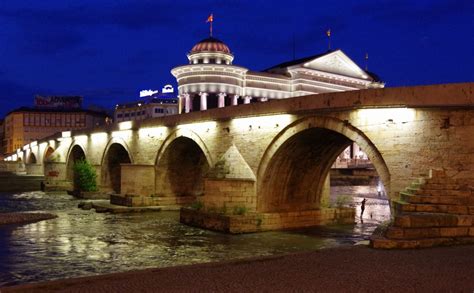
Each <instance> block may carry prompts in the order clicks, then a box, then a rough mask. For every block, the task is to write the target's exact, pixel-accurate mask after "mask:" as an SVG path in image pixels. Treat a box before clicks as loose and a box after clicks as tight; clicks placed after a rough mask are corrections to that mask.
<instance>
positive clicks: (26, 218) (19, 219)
mask: <svg viewBox="0 0 474 293" xmlns="http://www.w3.org/2000/svg"><path fill="white" fill-rule="evenodd" d="M56 217H57V216H56V215H53V214H49V213H0V226H1V225H9V224H26V223H33V222H38V221H43V220H49V219H54V218H56Z"/></svg>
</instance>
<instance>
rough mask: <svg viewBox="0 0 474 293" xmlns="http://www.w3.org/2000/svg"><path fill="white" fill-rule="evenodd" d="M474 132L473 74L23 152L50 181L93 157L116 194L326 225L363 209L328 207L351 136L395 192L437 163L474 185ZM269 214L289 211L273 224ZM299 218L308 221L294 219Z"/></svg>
mask: <svg viewBox="0 0 474 293" xmlns="http://www.w3.org/2000/svg"><path fill="white" fill-rule="evenodd" d="M473 134H474V83H463V84H446V85H432V86H418V87H400V88H384V89H369V90H360V91H351V92H342V93H329V94H319V95H309V96H303V97H297V98H291V99H283V100H277V101H271V102H266V103H255V104H248V105H239V106H233V107H226V108H220V109H212V110H208V111H202V112H192V113H187V114H182V115H176V116H169V117H163V118H157V119H152V120H148V121H142V122H138V121H134V122H122V123H119V124H118V125H112V126H109V127H107V128H96V129H89V130H87V131H74V132H72V133H71V132H63V133H62V134H58V135H57V136H54V137H49V138H47V139H45V140H42V141H38V142H34V143H32V144H30V145H27V146H25V147H24V148H23V150H19V151H18V153H17V154H16V155H14V156H17V158H21V159H22V160H23V161H24V162H25V163H26V169H27V171H28V172H29V173H42V172H44V174H45V176H46V178H47V185H48V186H59V185H63V186H66V185H67V184H70V182H71V181H72V178H73V171H72V166H73V162H74V161H76V160H78V159H80V158H86V159H87V160H88V161H89V162H91V163H92V164H93V166H95V168H96V171H97V174H98V179H97V183H98V186H100V189H101V190H102V191H105V192H113V193H115V194H119V195H116V196H115V202H118V203H121V204H123V205H134V206H137V205H156V204H160V203H161V204H166V203H168V204H171V203H172V204H175V203H185V202H187V203H189V202H193V201H196V200H197V201H198V202H199V204H202V206H204V208H203V209H202V211H205V210H208V211H210V212H215V211H216V210H221V211H223V213H224V214H225V212H226V210H227V209H229V210H232V211H235V212H237V213H240V214H241V213H244V212H246V213H248V214H255V215H257V216H255V217H256V218H255V219H256V221H257V224H258V225H257V226H259V225H261V224H262V222H263V223H264V224H265V223H267V222H268V225H267V226H265V227H266V228H268V229H272V228H273V227H275V228H287V227H297V226H305V225H310V224H314V222H311V221H309V222H308V221H306V219H307V217H306V216H304V215H310V216H311V217H313V216H314V215H315V213H316V214H318V217H319V218H318V219H319V220H318V221H319V222H318V223H326V222H331V221H332V220H334V219H335V218H338V217H340V218H341V219H342V218H344V217H345V216H348V217H351V216H353V212H351V213H350V214H347V213H348V211H345V210H341V209H325V208H323V207H325V200H326V199H327V196H328V193H329V188H328V186H329V184H328V182H329V180H328V174H329V169H330V168H331V165H332V163H333V162H334V161H335V159H336V157H337V156H338V155H339V154H340V153H341V151H342V150H344V149H345V148H346V147H347V146H348V145H350V144H351V143H352V142H356V143H357V144H358V145H359V146H360V147H361V148H362V149H363V151H364V152H366V153H367V155H368V157H369V158H370V160H371V161H372V163H373V165H374V166H375V168H376V170H377V172H378V174H379V176H380V178H381V180H382V182H383V185H384V187H385V191H386V193H387V194H388V196H389V197H390V198H392V199H395V198H398V197H399V193H400V192H401V191H403V190H405V188H406V187H407V186H409V185H410V184H411V183H412V181H413V180H414V179H416V178H419V177H422V176H427V175H428V174H429V170H442V174H443V176H446V177H448V178H450V179H451V180H457V181H456V182H461V181H462V182H463V184H464V185H463V186H464V187H465V188H467V187H468V188H470V187H473V186H474V135H473ZM10 159H15V158H14V157H13V156H12V157H10ZM439 174H441V173H439ZM68 182H69V183H68ZM65 184H66V185H65ZM69 188H71V187H69ZM199 208H201V206H200V207H198V208H197V209H199ZM326 210H329V212H327V215H326V214H324V213H325V212H324V211H326ZM239 211H240V212H239ZM269 214H278V215H279V216H278V219H279V220H275V221H273V222H272V221H270V220H269V221H266V219H267V216H265V215H269ZM329 214H330V215H329ZM262 215H263V216H262ZM299 216H301V217H302V221H300V222H298V221H297V220H296V221H294V220H291V219H294V218H297V217H299ZM216 217H217V216H216ZM268 217H270V216H268ZM270 218H271V217H270ZM283 218H285V219H287V220H283ZM303 218H304V219H303ZM288 219H289V220H288ZM325 219H327V220H328V221H325ZM214 220H215V219H214ZM217 221H220V220H217ZM290 222H291V223H293V224H290ZM310 222H311V223H310ZM272 223H274V225H273V226H272ZM240 224H241V225H244V226H245V223H244V224H242V223H240ZM206 225H207V224H206ZM212 225H214V224H208V225H207V226H210V227H211V228H216V229H220V228H219V227H217V226H216V227H212ZM216 225H217V224H216ZM262 227H263V226H262ZM246 229H247V228H242V229H241V230H239V229H237V228H236V230H235V231H244V230H246ZM231 230H232V229H231ZM247 230H252V229H250V228H248V229H247Z"/></svg>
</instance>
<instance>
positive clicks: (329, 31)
mask: <svg viewBox="0 0 474 293" xmlns="http://www.w3.org/2000/svg"><path fill="white" fill-rule="evenodd" d="M326 35H327V36H328V51H331V29H328V30H327V31H326Z"/></svg>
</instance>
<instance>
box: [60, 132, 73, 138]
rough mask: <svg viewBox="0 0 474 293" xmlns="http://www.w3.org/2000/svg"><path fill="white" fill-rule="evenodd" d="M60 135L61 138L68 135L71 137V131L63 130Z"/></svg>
mask: <svg viewBox="0 0 474 293" xmlns="http://www.w3.org/2000/svg"><path fill="white" fill-rule="evenodd" d="M61 137H62V138H69V137H71V131H63V132H61Z"/></svg>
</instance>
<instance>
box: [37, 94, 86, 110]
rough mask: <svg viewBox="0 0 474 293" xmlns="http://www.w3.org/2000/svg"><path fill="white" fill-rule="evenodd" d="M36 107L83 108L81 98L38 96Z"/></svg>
mask: <svg viewBox="0 0 474 293" xmlns="http://www.w3.org/2000/svg"><path fill="white" fill-rule="evenodd" d="M35 106H36V107H38V108H47V109H56V108H61V109H79V108H81V106H82V97H79V96H67V97H64V96H47V97H43V96H36V97H35Z"/></svg>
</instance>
